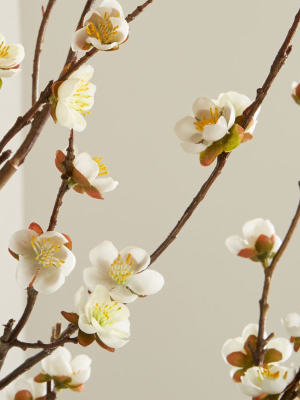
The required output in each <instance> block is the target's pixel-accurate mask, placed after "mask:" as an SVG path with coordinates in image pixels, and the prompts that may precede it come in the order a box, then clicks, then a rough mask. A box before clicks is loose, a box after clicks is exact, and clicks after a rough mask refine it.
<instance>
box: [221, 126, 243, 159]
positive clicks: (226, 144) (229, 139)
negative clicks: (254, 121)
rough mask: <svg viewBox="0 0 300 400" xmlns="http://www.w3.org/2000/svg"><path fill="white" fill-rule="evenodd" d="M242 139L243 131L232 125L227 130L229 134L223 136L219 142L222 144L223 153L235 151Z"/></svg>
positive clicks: (239, 127)
mask: <svg viewBox="0 0 300 400" xmlns="http://www.w3.org/2000/svg"><path fill="white" fill-rule="evenodd" d="M243 139H244V129H243V128H242V127H241V126H240V125H238V124H234V125H232V127H231V128H230V130H229V133H228V134H227V135H225V136H224V137H223V138H222V139H221V140H222V142H223V150H224V151H225V153H229V152H230V151H232V150H234V149H236V148H237V147H238V146H239V145H240V144H241V143H242V140H243Z"/></svg>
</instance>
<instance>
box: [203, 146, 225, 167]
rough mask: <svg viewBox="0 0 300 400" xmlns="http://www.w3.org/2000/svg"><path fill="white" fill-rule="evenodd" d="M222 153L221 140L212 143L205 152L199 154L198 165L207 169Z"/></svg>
mask: <svg viewBox="0 0 300 400" xmlns="http://www.w3.org/2000/svg"><path fill="white" fill-rule="evenodd" d="M222 152H223V145H222V142H221V140H218V141H217V142H214V143H213V144H211V145H210V146H209V147H207V149H206V150H204V151H202V153H200V164H201V165H203V166H204V167H208V166H209V165H210V164H211V163H213V162H214V161H215V159H216V158H217V157H218V155H219V154H221V153H222Z"/></svg>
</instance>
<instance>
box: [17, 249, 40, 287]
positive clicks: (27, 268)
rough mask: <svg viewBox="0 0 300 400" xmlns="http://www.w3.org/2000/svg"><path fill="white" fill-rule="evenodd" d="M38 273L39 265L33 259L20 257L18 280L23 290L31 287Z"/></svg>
mask: <svg viewBox="0 0 300 400" xmlns="http://www.w3.org/2000/svg"><path fill="white" fill-rule="evenodd" d="M37 271H38V265H37V262H36V261H35V260H34V259H33V258H28V257H26V256H20V259H19V263H18V266H17V271H16V279H17V283H18V285H19V286H20V288H21V289H26V288H27V287H28V286H29V285H30V283H31V282H32V281H33V279H34V277H35V275H36V273H37Z"/></svg>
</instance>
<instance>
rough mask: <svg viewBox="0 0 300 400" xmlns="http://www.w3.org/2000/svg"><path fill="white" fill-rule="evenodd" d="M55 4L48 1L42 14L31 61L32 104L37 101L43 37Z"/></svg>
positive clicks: (53, 1)
mask: <svg viewBox="0 0 300 400" xmlns="http://www.w3.org/2000/svg"><path fill="white" fill-rule="evenodd" d="M55 3H56V0H49V1H48V5H47V8H46V11H44V12H43V18H42V22H41V26H40V29H39V33H38V36H37V40H36V46H35V53H34V59H33V72H32V104H34V103H35V102H36V101H37V99H38V83H39V69H40V68H39V67H40V58H41V53H42V45H43V42H44V35H45V31H46V28H47V24H48V20H49V17H50V13H51V10H52V8H53V6H54V4H55Z"/></svg>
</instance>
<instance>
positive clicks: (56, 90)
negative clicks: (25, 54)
mask: <svg viewBox="0 0 300 400" xmlns="http://www.w3.org/2000/svg"><path fill="white" fill-rule="evenodd" d="M93 73H94V68H93V67H92V66H91V65H83V66H81V67H80V68H78V70H77V71H74V72H73V73H72V74H71V75H70V76H69V78H68V79H66V80H65V81H58V82H56V83H55V84H54V85H53V86H52V94H53V102H52V108H51V115H52V118H53V120H54V122H55V123H56V122H57V121H58V122H59V123H60V124H61V125H63V126H65V127H66V128H69V129H73V130H74V131H77V132H82V131H83V130H84V129H85V128H86V120H85V119H84V117H86V116H87V115H88V114H90V112H89V110H90V109H91V108H92V106H93V104H94V94H95V92H96V86H95V85H93V84H92V83H90V79H91V78H92V76H93Z"/></svg>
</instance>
